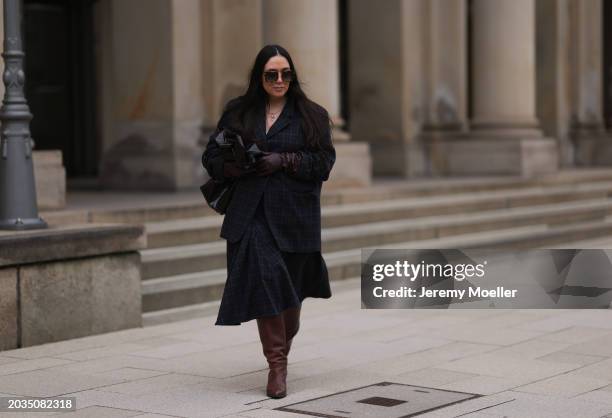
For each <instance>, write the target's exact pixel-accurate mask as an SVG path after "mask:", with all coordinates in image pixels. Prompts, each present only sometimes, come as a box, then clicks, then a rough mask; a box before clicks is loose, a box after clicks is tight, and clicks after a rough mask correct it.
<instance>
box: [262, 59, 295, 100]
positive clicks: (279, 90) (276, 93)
mask: <svg viewBox="0 0 612 418" xmlns="http://www.w3.org/2000/svg"><path fill="white" fill-rule="evenodd" d="M291 75H292V74H291V67H289V61H287V59H286V58H285V57H283V56H282V55H275V56H273V57H272V58H270V59H269V60H268V62H267V63H266V65H265V66H264V71H263V74H262V76H261V82H262V84H263V88H264V90H265V91H266V93H268V95H269V96H270V97H271V98H279V97H283V96H284V95H285V93H287V90H289V84H290V83H291V81H290V80H288V78H289V79H290V78H291ZM273 78H274V81H272V79H273Z"/></svg>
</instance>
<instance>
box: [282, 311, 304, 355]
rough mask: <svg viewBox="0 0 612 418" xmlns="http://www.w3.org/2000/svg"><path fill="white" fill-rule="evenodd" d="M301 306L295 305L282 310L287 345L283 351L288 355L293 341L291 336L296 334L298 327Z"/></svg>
mask: <svg viewBox="0 0 612 418" xmlns="http://www.w3.org/2000/svg"><path fill="white" fill-rule="evenodd" d="M301 308H302V306H301V305H300V306H296V307H293V308H289V309H286V310H284V311H283V316H284V317H285V336H286V338H287V347H286V351H285V355H287V356H288V355H289V350H290V349H291V343H292V342H293V337H295V336H296V334H297V333H298V330H299V329H300V309H301Z"/></svg>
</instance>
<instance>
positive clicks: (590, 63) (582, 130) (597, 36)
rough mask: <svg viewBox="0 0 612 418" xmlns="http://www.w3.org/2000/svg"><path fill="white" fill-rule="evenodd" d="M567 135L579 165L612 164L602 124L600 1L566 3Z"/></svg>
mask: <svg viewBox="0 0 612 418" xmlns="http://www.w3.org/2000/svg"><path fill="white" fill-rule="evenodd" d="M569 6H570V42H571V43H570V59H569V62H570V80H569V86H570V104H571V115H570V118H571V119H570V121H571V126H570V129H571V131H570V134H571V136H572V138H573V139H574V141H575V143H576V163H577V164H578V165H593V164H595V165H599V164H605V165H609V164H612V138H611V137H610V136H609V135H608V134H606V132H605V127H604V120H603V78H602V71H603V25H602V23H603V22H602V12H603V10H602V2H601V1H600V0H569Z"/></svg>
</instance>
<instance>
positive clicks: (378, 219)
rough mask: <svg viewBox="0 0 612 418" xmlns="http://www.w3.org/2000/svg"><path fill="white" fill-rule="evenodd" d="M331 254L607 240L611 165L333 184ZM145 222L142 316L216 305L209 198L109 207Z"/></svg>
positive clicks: (331, 258) (353, 259)
mask: <svg viewBox="0 0 612 418" xmlns="http://www.w3.org/2000/svg"><path fill="white" fill-rule="evenodd" d="M322 205H323V206H322V222H323V231H322V241H323V243H322V244H323V255H324V258H325V260H326V262H327V265H328V269H329V272H330V278H331V279H332V280H342V279H347V278H353V277H358V276H359V275H360V260H361V248H363V247H375V248H483V247H486V248H535V247H548V248H551V247H564V246H565V247H566V248H586V247H589V246H593V247H594V248H596V247H605V246H607V245H608V244H612V216H611V215H612V171H611V170H597V171H590V172H570V173H563V172H562V173H560V174H558V175H556V176H554V177H543V178H539V179H536V180H524V179H516V178H512V179H494V180H491V179H485V180H482V179H481V180H431V181H421V182H390V183H388V184H387V183H384V182H380V183H379V184H376V182H375V186H373V187H371V188H368V189H343V190H329V191H327V190H325V191H324V194H323V196H322ZM92 216H93V218H94V219H93V220H94V221H104V222H108V221H112V222H117V221H119V222H142V223H145V225H146V229H147V239H148V249H146V250H144V251H142V277H143V283H142V293H143V300H142V302H143V322H144V324H145V325H152V324H157V323H163V322H169V321H173V320H178V319H186V318H190V317H196V316H199V315H202V314H205V313H209V314H210V313H213V312H216V309H217V308H218V301H219V299H220V298H221V295H222V293H223V286H224V283H225V278H226V269H225V268H226V254H225V248H226V247H225V246H226V244H225V240H222V239H220V238H219V231H220V228H221V223H222V221H223V218H222V216H219V215H216V214H215V213H214V212H212V211H211V210H210V209H209V208H208V207H206V205H205V202H204V201H202V202H198V203H191V204H181V205H176V206H174V207H162V208H150V209H126V210H115V211H110V210H109V211H101V212H96V213H94V214H93V215H92Z"/></svg>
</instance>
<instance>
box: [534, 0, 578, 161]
mask: <svg viewBox="0 0 612 418" xmlns="http://www.w3.org/2000/svg"><path fill="white" fill-rule="evenodd" d="M568 6H569V0H537V1H536V22H537V24H536V69H537V71H536V74H537V76H536V86H537V87H536V91H537V94H536V112H537V115H538V119H539V120H540V123H541V126H542V130H543V131H544V135H545V136H547V137H551V138H556V139H557V141H558V144H559V152H560V162H561V164H562V165H564V166H573V165H574V144H573V141H572V140H571V137H570V132H569V128H570V123H569V121H570V106H571V101H570V98H569V94H568V86H569V83H568V74H569V71H570V58H569V50H570V43H569V13H568Z"/></svg>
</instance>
